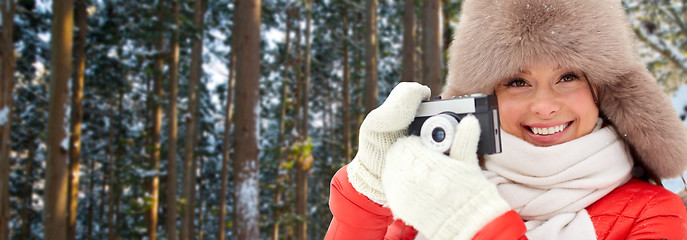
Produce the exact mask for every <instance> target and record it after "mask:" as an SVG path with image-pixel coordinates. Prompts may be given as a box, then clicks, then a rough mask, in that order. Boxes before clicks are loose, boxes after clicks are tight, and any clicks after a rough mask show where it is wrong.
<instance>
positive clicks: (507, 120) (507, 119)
mask: <svg viewBox="0 0 687 240" xmlns="http://www.w3.org/2000/svg"><path fill="white" fill-rule="evenodd" d="M498 101H499V118H500V120H501V128H503V130H504V131H506V132H508V133H510V134H511V135H518V134H517V133H518V131H517V130H518V129H520V123H519V119H521V118H522V116H523V115H524V114H525V112H526V111H525V107H524V105H523V104H521V103H520V104H519V102H518V101H513V100H511V99H509V98H503V99H501V98H499V100H498Z"/></svg>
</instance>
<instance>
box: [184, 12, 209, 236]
mask: <svg viewBox="0 0 687 240" xmlns="http://www.w3.org/2000/svg"><path fill="white" fill-rule="evenodd" d="M203 9H204V8H203V0H196V1H195V12H194V17H193V23H194V26H195V27H196V31H199V32H197V33H196V34H194V36H195V37H193V39H192V40H191V75H190V76H189V84H188V89H189V94H188V104H189V108H188V115H187V116H186V145H185V147H184V167H183V169H184V174H183V175H184V181H183V196H184V199H185V200H186V204H185V205H184V208H183V212H182V216H181V239H194V235H195V233H194V223H193V222H194V221H193V218H194V214H193V213H194V209H195V203H194V201H193V200H194V195H195V180H194V179H195V177H194V175H195V172H196V171H195V168H194V167H193V166H194V163H193V161H194V158H193V153H194V151H195V142H196V141H195V140H194V139H195V137H196V134H195V122H196V121H198V119H197V117H198V115H197V113H196V112H197V110H196V109H197V108H198V105H197V101H196V92H197V89H196V88H197V84H198V82H200V77H201V75H202V61H203V58H202V57H203V15H204V11H203Z"/></svg>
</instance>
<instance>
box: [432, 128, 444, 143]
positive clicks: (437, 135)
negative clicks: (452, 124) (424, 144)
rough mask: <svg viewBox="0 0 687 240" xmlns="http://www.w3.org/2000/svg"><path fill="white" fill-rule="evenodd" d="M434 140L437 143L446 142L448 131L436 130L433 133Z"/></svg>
mask: <svg viewBox="0 0 687 240" xmlns="http://www.w3.org/2000/svg"><path fill="white" fill-rule="evenodd" d="M432 139H434V141H435V142H442V141H444V139H446V131H444V129H443V128H435V129H434V130H433V131H432Z"/></svg>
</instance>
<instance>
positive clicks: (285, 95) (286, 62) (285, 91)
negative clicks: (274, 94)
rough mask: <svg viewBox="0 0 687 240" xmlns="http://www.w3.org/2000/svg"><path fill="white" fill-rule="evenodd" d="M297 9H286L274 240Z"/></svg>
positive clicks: (279, 212)
mask: <svg viewBox="0 0 687 240" xmlns="http://www.w3.org/2000/svg"><path fill="white" fill-rule="evenodd" d="M296 12H297V9H296V8H293V7H291V6H289V7H287V8H286V32H285V35H286V40H285V41H284V59H283V61H284V69H286V71H284V79H283V80H282V86H281V89H282V91H281V103H280V104H281V109H280V113H279V135H278V136H277V146H278V147H279V150H278V151H279V152H278V153H277V161H279V164H277V172H276V175H277V176H276V180H275V181H276V187H275V190H274V196H273V200H274V204H276V207H275V208H276V209H275V210H274V214H273V216H272V219H273V220H274V225H273V226H272V240H278V239H279V228H280V226H281V220H280V219H281V216H282V214H283V212H284V210H283V208H284V204H283V200H282V194H283V191H282V189H283V187H282V185H283V184H284V176H283V174H282V173H281V172H282V167H283V166H284V163H285V162H286V161H285V156H284V152H285V151H286V149H288V147H287V146H286V143H285V142H284V138H285V132H286V110H287V108H288V106H289V102H288V101H287V99H288V98H289V96H288V89H289V84H290V81H289V78H290V75H289V71H288V69H290V68H291V63H290V61H291V52H290V45H291V19H292V18H293V16H294V15H295V14H296Z"/></svg>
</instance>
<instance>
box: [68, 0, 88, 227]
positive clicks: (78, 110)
mask: <svg viewBox="0 0 687 240" xmlns="http://www.w3.org/2000/svg"><path fill="white" fill-rule="evenodd" d="M86 17H87V15H86V1H85V0H76V3H75V5H74V21H75V22H76V25H77V30H78V35H77V39H76V42H75V43H76V44H75V46H74V67H75V71H74V77H73V78H72V108H71V124H70V125H69V131H70V132H71V134H70V135H69V172H70V174H69V196H67V202H68V204H69V206H68V207H69V209H68V211H69V212H68V213H67V214H68V218H69V219H68V221H67V224H68V228H67V239H71V240H73V239H76V225H77V224H76V214H77V209H78V208H77V205H78V202H79V165H80V159H79V154H80V153H81V119H82V116H83V107H82V104H81V100H82V99H83V84H84V71H85V69H86V30H87V25H86Z"/></svg>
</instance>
